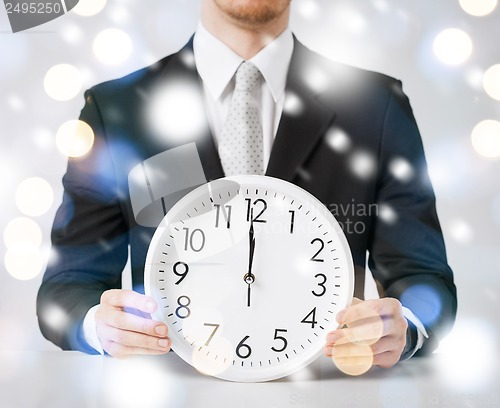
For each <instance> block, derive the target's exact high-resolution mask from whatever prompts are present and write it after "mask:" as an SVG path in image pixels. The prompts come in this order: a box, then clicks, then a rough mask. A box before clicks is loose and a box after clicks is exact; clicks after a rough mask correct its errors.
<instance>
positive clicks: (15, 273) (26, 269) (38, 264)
mask: <svg viewBox="0 0 500 408" xmlns="http://www.w3.org/2000/svg"><path fill="white" fill-rule="evenodd" d="M44 266H45V257H44V254H43V252H42V250H41V249H40V248H38V247H36V246H35V245H33V244H30V243H18V244H16V245H12V246H11V247H10V248H9V249H7V252H6V253H5V268H6V269H7V272H8V273H9V274H10V275H11V276H12V277H13V278H15V279H18V280H30V279H33V278H36V277H37V276H38V275H39V274H40V273H41V272H42V270H43V269H44Z"/></svg>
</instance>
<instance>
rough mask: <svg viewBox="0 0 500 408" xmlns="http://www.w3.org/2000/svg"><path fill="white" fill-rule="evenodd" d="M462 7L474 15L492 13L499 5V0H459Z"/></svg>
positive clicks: (479, 15)
mask: <svg viewBox="0 0 500 408" xmlns="http://www.w3.org/2000/svg"><path fill="white" fill-rule="evenodd" d="M459 2H460V7H462V9H463V10H464V11H465V12H466V13H468V14H470V15H471V16H474V17H482V16H486V15H487V14H490V13H491V12H492V11H493V10H495V7H496V6H497V3H498V0H459Z"/></svg>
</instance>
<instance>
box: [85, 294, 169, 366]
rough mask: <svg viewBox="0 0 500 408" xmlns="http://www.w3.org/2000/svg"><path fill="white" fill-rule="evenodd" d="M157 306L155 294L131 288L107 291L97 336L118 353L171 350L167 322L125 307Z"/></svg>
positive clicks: (144, 308)
mask: <svg viewBox="0 0 500 408" xmlns="http://www.w3.org/2000/svg"><path fill="white" fill-rule="evenodd" d="M157 307H158V305H157V303H156V301H155V300H154V299H153V298H152V297H149V296H145V295H141V294H140V293H137V292H134V291H131V290H121V289H112V290H108V291H106V292H104V293H103V294H102V296H101V303H100V305H99V308H98V309H97V311H96V315H95V319H96V327H97V336H98V337H99V340H100V341H101V344H102V347H103V349H104V350H105V351H106V352H107V353H108V354H110V355H111V356H114V357H125V356H127V355H129V354H165V353H168V352H169V351H170V345H171V342H170V339H169V338H168V337H167V332H168V330H167V326H166V325H165V324H164V323H162V322H157V321H154V320H151V319H146V318H143V317H139V316H136V315H134V314H131V313H127V312H126V311H125V309H137V310H140V311H142V312H145V313H153V312H154V311H155V310H156V308H157Z"/></svg>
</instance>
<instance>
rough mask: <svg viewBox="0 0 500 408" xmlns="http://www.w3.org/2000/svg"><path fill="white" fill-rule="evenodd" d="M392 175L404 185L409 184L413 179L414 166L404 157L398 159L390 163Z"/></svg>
mask: <svg viewBox="0 0 500 408" xmlns="http://www.w3.org/2000/svg"><path fill="white" fill-rule="evenodd" d="M389 171H390V172H391V174H392V175H393V176H394V177H395V178H397V179H398V180H399V181H401V182H403V183H407V182H409V181H410V180H411V179H412V178H413V174H414V170H413V166H412V165H411V164H410V163H409V162H408V160H406V159H405V158H403V157H396V158H394V159H392V160H391V161H390V163H389Z"/></svg>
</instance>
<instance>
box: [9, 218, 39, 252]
mask: <svg viewBox="0 0 500 408" xmlns="http://www.w3.org/2000/svg"><path fill="white" fill-rule="evenodd" d="M3 240H4V242H5V246H6V247H7V248H12V247H13V246H15V245H17V244H19V243H28V244H31V245H34V246H35V247H40V245H41V244H42V229H41V228H40V226H39V225H38V224H37V223H36V222H35V221H33V220H32V219H31V218H27V217H18V218H14V219H13V220H11V221H10V222H9V223H8V224H7V226H6V227H5V230H4V233H3Z"/></svg>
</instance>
